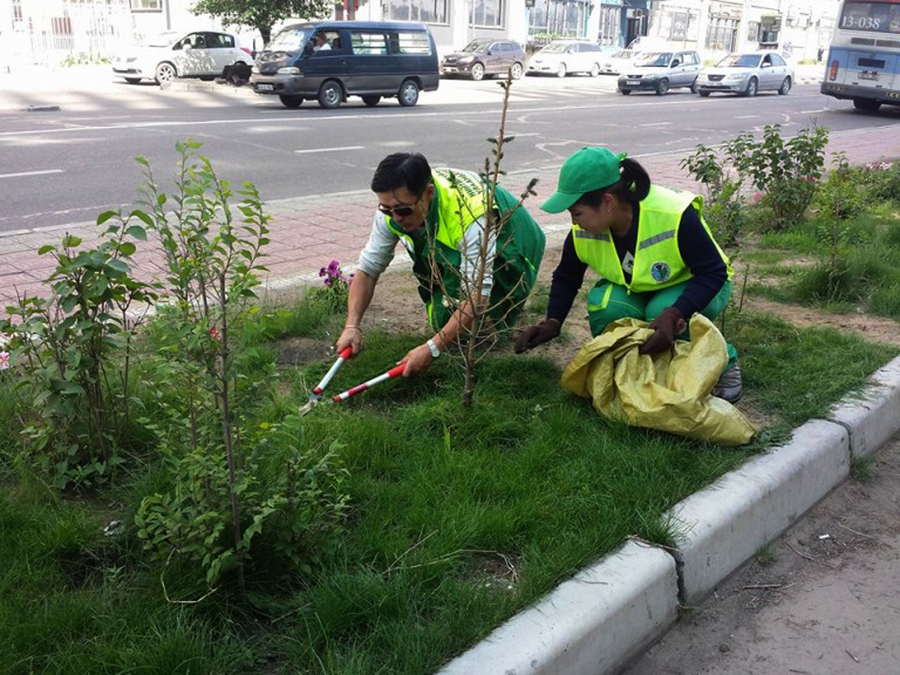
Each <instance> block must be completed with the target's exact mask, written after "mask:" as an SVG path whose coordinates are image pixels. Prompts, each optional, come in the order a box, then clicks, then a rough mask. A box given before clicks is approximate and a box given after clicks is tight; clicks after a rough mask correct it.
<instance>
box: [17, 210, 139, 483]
mask: <svg viewBox="0 0 900 675" xmlns="http://www.w3.org/2000/svg"><path fill="white" fill-rule="evenodd" d="M134 215H135V214H134V213H132V214H131V215H129V216H128V217H125V218H123V217H122V215H121V213H118V212H113V211H108V212H106V213H103V214H101V215H100V216H99V217H98V219H97V223H98V224H99V225H102V224H104V223H106V222H107V221H111V220H112V221H113V222H112V224H110V225H109V226H108V227H107V229H106V231H105V233H104V234H103V235H102V236H101V243H100V244H99V245H98V246H97V247H96V248H83V249H82V248H79V247H80V246H81V243H82V242H81V239H79V238H78V237H76V236H74V235H71V234H66V235H65V236H64V237H63V238H62V241H61V243H60V245H59V246H54V245H46V246H42V247H41V248H40V249H39V250H38V254H39V255H48V254H49V255H52V256H53V258H55V260H56V267H55V269H54V270H53V272H52V273H51V275H50V277H49V278H48V279H47V282H48V283H49V284H50V288H51V294H50V297H49V299H44V298H38V297H20V298H19V299H18V303H17V305H15V306H11V307H8V308H7V313H8V314H9V317H8V318H7V319H6V320H5V321H4V323H3V331H4V332H5V333H7V334H8V335H9V336H10V340H9V342H10V347H11V348H12V351H11V354H10V355H9V359H10V360H11V361H12V362H13V363H15V364H17V368H18V374H19V376H20V377H19V380H18V383H19V391H20V392H21V393H23V394H25V396H26V397H27V399H28V400H29V401H30V402H31V405H32V410H33V411H34V413H33V414H32V415H30V416H29V417H28V419H26V420H25V421H24V422H25V427H24V430H23V434H24V435H25V437H26V438H27V439H28V440H27V443H26V450H27V454H26V456H25V461H26V462H27V463H29V464H30V465H31V466H32V467H34V468H36V469H38V470H39V471H40V472H42V473H44V474H45V475H49V476H50V477H51V482H52V483H53V484H54V485H55V486H57V487H59V488H65V487H69V486H75V487H83V486H91V485H95V484H97V483H100V482H105V481H106V480H107V479H108V478H109V475H110V473H111V471H112V469H113V468H114V467H115V466H116V465H118V464H120V463H121V461H122V460H121V458H120V457H119V456H118V454H117V452H116V449H117V448H116V441H117V433H118V432H119V431H121V430H122V429H124V428H126V427H127V426H128V425H129V422H130V416H131V409H130V406H131V403H132V402H133V399H132V396H131V393H130V386H131V383H130V379H131V378H130V374H129V367H130V356H131V345H132V338H133V335H134V331H135V328H136V324H135V321H134V320H133V319H131V318H129V312H130V311H131V310H132V309H133V308H134V306H135V305H136V304H137V303H147V302H152V301H154V300H155V298H156V293H155V291H154V290H153V288H152V286H150V285H149V284H146V283H143V282H141V281H138V280H137V279H135V278H134V277H132V276H131V268H130V265H129V261H130V258H131V255H132V254H133V253H134V252H135V251H136V249H137V246H136V244H135V243H134V241H133V240H143V239H146V232H145V230H144V228H143V227H141V226H139V225H135V224H132V223H131V220H132V218H133V217H134Z"/></svg>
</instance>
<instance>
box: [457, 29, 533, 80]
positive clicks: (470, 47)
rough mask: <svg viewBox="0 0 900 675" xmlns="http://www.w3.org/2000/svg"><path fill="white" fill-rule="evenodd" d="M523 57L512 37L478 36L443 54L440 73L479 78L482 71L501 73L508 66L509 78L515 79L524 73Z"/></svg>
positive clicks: (494, 73) (524, 60)
mask: <svg viewBox="0 0 900 675" xmlns="http://www.w3.org/2000/svg"><path fill="white" fill-rule="evenodd" d="M527 60H528V57H526V56H525V50H524V49H522V45H520V44H519V43H518V42H515V41H514V40H493V39H490V38H478V39H477V40H472V41H471V42H470V43H469V44H467V45H466V46H465V47H463V49H462V51H460V52H453V53H452V54H447V55H446V56H445V57H444V59H443V60H442V61H441V75H444V76H450V77H452V76H455V75H462V76H464V77H471V78H472V79H473V80H480V79H482V78H483V77H484V76H485V75H504V76H505V75H506V73H507V71H509V70H510V69H512V78H513V79H514V80H518V79H519V78H520V77H522V75H523V74H524V73H525V63H526V61H527Z"/></svg>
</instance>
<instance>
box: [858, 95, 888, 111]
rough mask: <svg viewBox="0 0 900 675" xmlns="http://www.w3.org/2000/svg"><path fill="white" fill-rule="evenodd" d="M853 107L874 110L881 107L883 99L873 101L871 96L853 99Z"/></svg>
mask: <svg viewBox="0 0 900 675" xmlns="http://www.w3.org/2000/svg"><path fill="white" fill-rule="evenodd" d="M853 107H854V108H856V109H857V110H869V111H872V112H874V111H875V110H878V109H879V108H880V107H881V101H873V100H872V99H870V98H855V99H853Z"/></svg>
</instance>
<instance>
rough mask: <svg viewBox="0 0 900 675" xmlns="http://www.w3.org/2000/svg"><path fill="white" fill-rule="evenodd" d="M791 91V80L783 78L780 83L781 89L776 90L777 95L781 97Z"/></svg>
mask: <svg viewBox="0 0 900 675" xmlns="http://www.w3.org/2000/svg"><path fill="white" fill-rule="evenodd" d="M790 90H791V78H789V77H786V78H784V82H782V83H781V88H780V89H779V90H778V93H779V94H781V95H782V96H785V95H786V94H787V93H788V92H789V91H790Z"/></svg>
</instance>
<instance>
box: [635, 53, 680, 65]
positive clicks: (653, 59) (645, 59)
mask: <svg viewBox="0 0 900 675" xmlns="http://www.w3.org/2000/svg"><path fill="white" fill-rule="evenodd" d="M671 60H672V52H650V53H649V54H644V55H643V56H642V57H641V58H639V59H638V60H637V62H636V63H635V65H636V66H641V67H644V68H654V67H659V66H667V65H669V61H671Z"/></svg>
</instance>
